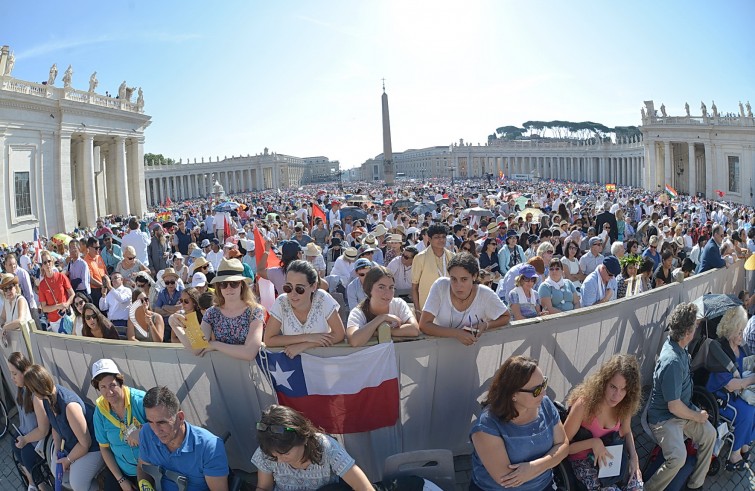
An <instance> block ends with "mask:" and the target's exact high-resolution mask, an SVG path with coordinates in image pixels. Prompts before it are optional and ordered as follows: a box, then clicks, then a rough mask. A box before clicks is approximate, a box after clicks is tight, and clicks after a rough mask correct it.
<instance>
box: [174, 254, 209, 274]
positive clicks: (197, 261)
mask: <svg viewBox="0 0 755 491" xmlns="http://www.w3.org/2000/svg"><path fill="white" fill-rule="evenodd" d="M205 264H210V262H209V261H208V260H207V259H205V258H203V257H198V258H196V259H195V260H194V262H193V263H191V271H192V272H194V271H196V270H198V269H199V268H201V267H202V266H204V265H205ZM163 276H164V275H163Z"/></svg>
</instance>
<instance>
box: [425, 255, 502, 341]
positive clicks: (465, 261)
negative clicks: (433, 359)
mask: <svg viewBox="0 0 755 491" xmlns="http://www.w3.org/2000/svg"><path fill="white" fill-rule="evenodd" d="M447 271H448V277H443V278H438V279H437V280H435V283H433V286H432V287H430V292H429V294H428V296H427V300H426V301H425V305H424V308H423V310H422V316H421V317H420V320H419V328H420V330H421V331H422V332H423V333H425V334H428V335H430V336H438V337H444V338H456V339H457V340H458V341H459V342H460V343H462V344H465V345H467V346H469V345H471V344H474V343H475V342H476V341H477V339H478V338H479V337H480V334H482V333H483V332H484V331H486V330H487V329H493V328H496V327H501V326H504V325H506V324H508V322H509V320H510V315H509V311H508V309H507V308H506V306H505V305H504V304H503V302H502V301H501V299H500V298H498V295H496V294H495V293H494V292H493V290H491V289H490V288H488V287H486V286H483V285H478V284H477V278H478V275H479V273H480V266H479V263H478V262H477V259H476V258H475V257H474V256H473V255H471V254H469V253H464V252H462V253H461V254H457V255H455V256H454V257H453V258H451V260H450V261H449V262H448V268H447Z"/></svg>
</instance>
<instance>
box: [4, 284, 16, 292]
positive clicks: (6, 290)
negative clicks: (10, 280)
mask: <svg viewBox="0 0 755 491" xmlns="http://www.w3.org/2000/svg"><path fill="white" fill-rule="evenodd" d="M13 288H15V285H11V286H6V287H3V291H4V292H9V291H11V290H13Z"/></svg>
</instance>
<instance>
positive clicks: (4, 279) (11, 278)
mask: <svg viewBox="0 0 755 491" xmlns="http://www.w3.org/2000/svg"><path fill="white" fill-rule="evenodd" d="M9 285H18V278H16V275H12V274H10V273H3V274H2V275H1V276H0V288H5V287H6V286H9Z"/></svg>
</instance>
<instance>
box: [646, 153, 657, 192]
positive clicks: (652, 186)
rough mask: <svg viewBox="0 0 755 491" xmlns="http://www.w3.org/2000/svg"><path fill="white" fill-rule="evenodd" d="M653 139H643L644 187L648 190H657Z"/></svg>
mask: <svg viewBox="0 0 755 491" xmlns="http://www.w3.org/2000/svg"><path fill="white" fill-rule="evenodd" d="M655 147H656V145H655V140H646V141H645V186H644V187H645V189H646V190H648V191H650V192H655V191H656V190H657V188H656V185H657V184H658V183H657V182H656V181H657V178H656V176H657V170H656V165H657V158H656V148H655Z"/></svg>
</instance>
